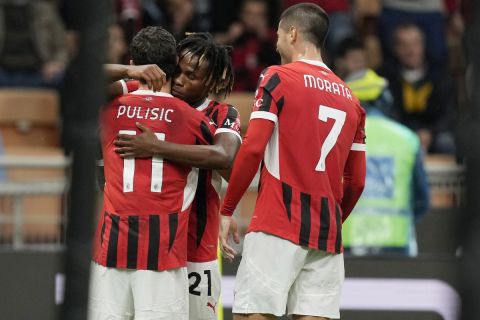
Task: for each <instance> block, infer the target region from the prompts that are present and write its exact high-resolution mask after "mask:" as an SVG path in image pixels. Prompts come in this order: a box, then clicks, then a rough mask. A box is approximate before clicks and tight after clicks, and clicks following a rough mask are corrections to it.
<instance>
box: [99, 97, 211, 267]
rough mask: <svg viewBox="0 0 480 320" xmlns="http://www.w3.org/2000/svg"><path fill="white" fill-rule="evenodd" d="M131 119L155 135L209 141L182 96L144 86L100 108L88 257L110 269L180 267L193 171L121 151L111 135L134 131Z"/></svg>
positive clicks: (206, 127) (207, 130)
mask: <svg viewBox="0 0 480 320" xmlns="http://www.w3.org/2000/svg"><path fill="white" fill-rule="evenodd" d="M136 122H140V123H142V124H144V125H145V126H147V127H149V128H151V129H152V130H153V132H155V134H156V136H157V138H158V139H160V140H165V141H169V142H174V143H182V144H208V143H211V142H212V139H213V132H214V130H215V128H214V127H213V126H211V125H210V120H209V119H208V118H207V117H205V116H204V115H203V114H202V113H201V112H198V111H197V110H195V109H193V108H191V107H190V106H189V105H187V104H186V103H185V102H183V101H181V100H179V99H177V98H174V97H173V96H171V95H170V94H166V93H160V92H152V91H150V90H137V91H135V92H132V93H131V94H127V95H123V96H120V97H118V98H116V99H115V100H113V101H112V102H111V103H110V104H109V105H108V106H107V107H105V108H104V109H103V110H102V113H101V116H100V125H101V138H102V152H103V159H104V165H105V169H104V170H105V180H106V184H105V189H104V208H103V217H101V219H100V221H99V224H98V228H97V231H98V232H97V239H96V240H97V241H96V247H95V253H94V260H95V261H96V262H97V263H99V264H101V265H104V266H107V267H116V268H131V269H149V270H166V269H172V268H178V267H182V266H185V265H186V258H187V230H188V213H189V210H190V207H191V203H192V201H193V197H194V195H195V190H196V186H197V179H198V170H197V169H193V170H192V168H189V167H185V166H179V165H176V164H174V163H172V162H170V161H166V160H165V161H164V160H163V159H162V158H160V157H153V158H147V159H133V158H132V159H128V158H126V159H122V158H120V157H119V155H118V154H116V153H115V146H114V145H113V141H114V140H115V139H116V137H117V135H118V134H119V133H120V134H127V135H128V134H131V135H135V134H139V130H138V129H137V127H136Z"/></svg>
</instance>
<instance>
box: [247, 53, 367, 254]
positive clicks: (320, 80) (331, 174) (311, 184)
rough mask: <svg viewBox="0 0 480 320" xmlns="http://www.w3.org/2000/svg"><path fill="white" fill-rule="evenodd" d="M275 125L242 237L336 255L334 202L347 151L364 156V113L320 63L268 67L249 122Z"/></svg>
mask: <svg viewBox="0 0 480 320" xmlns="http://www.w3.org/2000/svg"><path fill="white" fill-rule="evenodd" d="M257 118H260V119H267V120H270V121H272V122H274V123H275V127H274V129H273V133H272V136H271V138H270V140H269V142H268V145H267V147H266V151H265V156H264V161H263V165H262V170H261V176H260V189H259V195H258V198H257V203H256V207H255V211H254V214H253V217H252V221H251V224H250V227H249V231H262V232H266V233H270V234H274V235H276V236H279V237H281V238H284V239H287V240H290V241H292V242H294V243H296V244H299V245H301V246H305V247H309V248H313V249H320V250H324V251H328V252H337V253H339V252H341V251H342V244H341V221H342V212H341V209H340V203H341V200H342V197H343V182H342V181H343V180H342V179H343V174H344V168H345V164H346V162H347V159H348V156H349V154H350V152H364V151H365V144H364V143H365V141H364V140H365V135H364V126H365V112H364V110H363V109H362V107H361V106H360V104H359V102H358V100H357V99H356V98H355V97H354V96H353V95H352V93H351V91H350V89H349V88H348V87H347V86H346V85H345V84H344V83H343V81H342V80H340V79H339V78H338V77H337V76H336V75H335V74H334V73H333V72H332V71H330V70H329V69H328V68H327V66H325V65H324V64H323V63H321V62H316V61H309V60H300V61H296V62H293V63H290V64H286V65H282V66H273V67H270V68H267V69H266V70H265V71H264V72H263V73H262V75H261V76H260V80H259V83H258V88H257V91H256V94H255V102H254V106H253V112H252V115H251V119H257Z"/></svg>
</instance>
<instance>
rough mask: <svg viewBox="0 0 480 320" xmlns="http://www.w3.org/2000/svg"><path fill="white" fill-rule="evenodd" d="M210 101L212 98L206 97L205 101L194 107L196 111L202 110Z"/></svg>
mask: <svg viewBox="0 0 480 320" xmlns="http://www.w3.org/2000/svg"><path fill="white" fill-rule="evenodd" d="M211 101H212V100H210V99H208V98H206V99H205V101H203V102H202V104H201V105H199V106H198V107H196V108H195V109H197V110H198V111H203V110H205V109H206V108H207V107H208V105H209V104H210V102H211Z"/></svg>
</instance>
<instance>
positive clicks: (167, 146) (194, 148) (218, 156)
mask: <svg viewBox="0 0 480 320" xmlns="http://www.w3.org/2000/svg"><path fill="white" fill-rule="evenodd" d="M153 153H154V154H155V155H157V156H160V157H163V158H165V159H168V160H170V161H173V162H175V163H178V164H183V165H187V166H192V167H197V168H201V169H230V168H231V166H232V163H233V158H234V156H235V155H234V154H233V155H230V154H228V152H226V151H225V150H224V149H223V148H222V147H221V146H217V145H209V146H198V145H179V144H176V143H169V142H163V143H161V144H158V145H156V146H155V147H154V149H153Z"/></svg>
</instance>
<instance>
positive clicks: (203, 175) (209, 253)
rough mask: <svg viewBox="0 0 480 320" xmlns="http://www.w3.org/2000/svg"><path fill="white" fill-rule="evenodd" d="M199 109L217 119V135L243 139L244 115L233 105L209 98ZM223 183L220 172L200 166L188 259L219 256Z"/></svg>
mask: <svg viewBox="0 0 480 320" xmlns="http://www.w3.org/2000/svg"><path fill="white" fill-rule="evenodd" d="M197 110H198V111H201V112H203V113H204V114H205V115H206V116H207V117H208V118H210V119H211V120H212V121H213V122H214V123H215V125H216V127H217V129H216V131H215V135H217V134H220V133H231V134H234V135H236V136H237V137H238V138H239V139H240V140H241V139H242V138H241V135H240V115H239V113H238V111H237V110H236V109H235V108H234V107H233V106H231V105H228V104H225V103H220V102H216V101H213V100H210V99H206V100H205V102H204V103H202V105H200V106H199V107H197ZM221 186H222V177H221V176H220V174H219V173H218V172H216V171H214V170H204V169H200V171H199V175H198V187H197V192H196V194H195V199H194V200H193V204H192V210H191V212H190V219H189V226H188V261H191V262H207V261H212V260H215V259H217V246H218V224H219V209H220V189H221Z"/></svg>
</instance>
